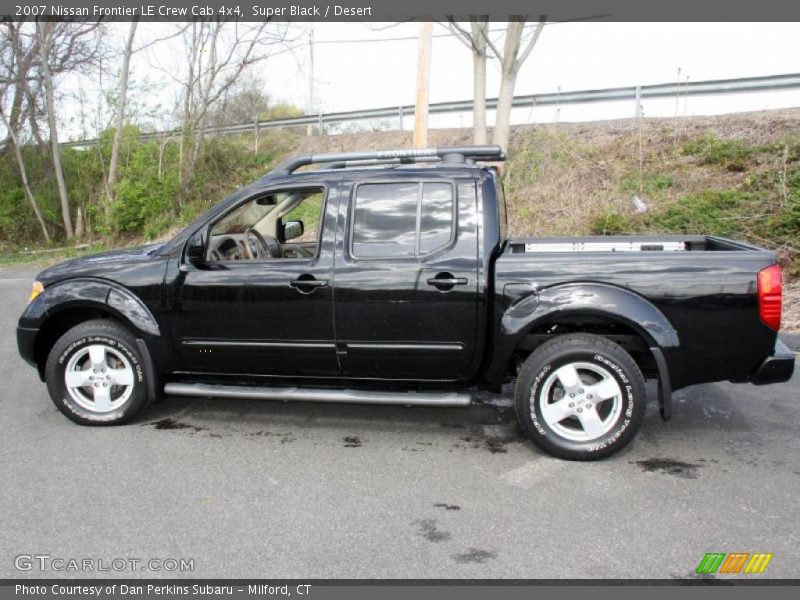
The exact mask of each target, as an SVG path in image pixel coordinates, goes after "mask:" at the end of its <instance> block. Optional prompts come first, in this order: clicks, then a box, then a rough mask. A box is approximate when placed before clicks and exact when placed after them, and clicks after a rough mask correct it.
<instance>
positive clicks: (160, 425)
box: [142, 418, 205, 432]
mask: <svg viewBox="0 0 800 600" xmlns="http://www.w3.org/2000/svg"><path fill="white" fill-rule="evenodd" d="M142 425H152V426H153V427H155V428H156V429H171V430H175V429H192V430H194V431H195V432H198V431H204V430H205V427H199V426H197V425H189V424H188V423H181V422H180V421H176V420H175V419H171V418H167V419H161V420H160V421H154V422H152V423H142Z"/></svg>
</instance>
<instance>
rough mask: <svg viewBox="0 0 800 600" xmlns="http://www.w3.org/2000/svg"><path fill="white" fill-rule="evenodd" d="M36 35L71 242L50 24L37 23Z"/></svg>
mask: <svg viewBox="0 0 800 600" xmlns="http://www.w3.org/2000/svg"><path fill="white" fill-rule="evenodd" d="M36 27H37V35H39V56H40V58H41V70H42V82H43V84H44V91H45V104H46V106H45V108H46V110H47V124H48V126H49V128H50V151H51V154H52V157H53V171H55V175H56V183H57V184H58V195H59V198H60V199H61V218H62V220H63V221H64V231H65V233H66V234H67V239H68V240H71V239H72V238H73V236H74V233H73V229H72V215H71V214H70V207H69V196H68V195H67V184H66V182H65V181H64V169H63V168H62V166H61V149H60V148H59V146H58V128H57V126H56V107H55V98H54V91H53V76H52V73H51V72H50V51H49V48H50V43H51V40H50V39H49V37H50V33H49V31H50V30H51V29H52V27H53V24H52V23H37V24H36Z"/></svg>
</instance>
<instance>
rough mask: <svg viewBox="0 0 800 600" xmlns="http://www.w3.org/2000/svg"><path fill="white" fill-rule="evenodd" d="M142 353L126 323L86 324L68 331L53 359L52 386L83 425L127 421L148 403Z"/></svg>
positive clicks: (58, 404) (49, 369)
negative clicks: (124, 324) (123, 324)
mask: <svg viewBox="0 0 800 600" xmlns="http://www.w3.org/2000/svg"><path fill="white" fill-rule="evenodd" d="M142 365H143V362H142V357H141V356H140V354H139V351H138V349H137V347H136V340H135V339H134V338H133V336H132V335H131V333H130V332H129V331H128V330H127V329H126V328H125V327H123V326H122V325H120V324H118V323H116V322H114V321H110V320H106V319H101V320H95V321H88V322H86V323H81V324H80V325H77V326H76V327H73V328H72V329H70V330H69V331H68V332H67V333H65V334H64V335H63V336H62V337H61V338H60V339H59V340H58V341H57V342H56V343H55V345H54V346H53V349H52V350H51V351H50V355H49V356H48V358H47V365H46V367H45V379H46V380H47V390H48V392H49V393H50V397H51V398H52V399H53V402H54V403H55V405H56V407H58V409H59V410H60V411H61V412H62V413H64V414H65V415H66V416H67V417H69V418H70V419H72V420H73V421H75V422H76V423H81V424H83V425H112V424H117V423H123V422H125V421H127V420H129V419H131V418H133V416H134V415H136V414H137V413H139V412H140V411H141V410H143V409H144V408H145V406H147V403H148V394H147V386H146V384H145V379H144V378H145V371H144V367H143V366H142Z"/></svg>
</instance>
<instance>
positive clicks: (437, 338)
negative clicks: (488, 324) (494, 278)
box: [334, 179, 479, 381]
mask: <svg viewBox="0 0 800 600" xmlns="http://www.w3.org/2000/svg"><path fill="white" fill-rule="evenodd" d="M346 193H349V197H350V199H349V205H350V206H349V207H348V202H347V201H345V199H344V198H345V194H346ZM340 212H341V215H342V216H340V222H343V221H344V218H343V216H344V215H346V223H347V226H346V228H345V231H343V232H342V233H343V234H344V235H340V236H339V238H340V239H339V240H338V242H337V246H336V267H335V272H336V279H335V283H334V299H335V308H334V310H335V315H336V333H337V342H338V351H339V358H340V362H341V364H342V368H343V372H344V374H345V375H347V376H348V377H355V378H364V379H385V380H419V381H455V380H459V379H463V378H465V376H467V375H468V372H469V369H470V365H471V364H472V359H473V357H474V355H475V344H476V334H477V327H478V312H477V311H478V309H479V305H478V299H479V282H478V262H477V254H478V247H477V235H478V231H477V222H476V218H475V215H476V193H475V183H474V181H472V180H469V181H465V182H462V183H456V182H454V181H450V180H442V179H438V180H430V181H427V180H426V181H420V180H414V179H409V180H404V181H397V180H396V179H395V180H394V181H392V182H381V181H376V182H374V183H373V182H370V181H366V182H361V183H358V184H356V185H350V186H349V189H348V190H345V189H344V187H343V191H342V201H341V203H340Z"/></svg>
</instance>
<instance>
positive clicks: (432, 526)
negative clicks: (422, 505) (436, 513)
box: [415, 519, 453, 543]
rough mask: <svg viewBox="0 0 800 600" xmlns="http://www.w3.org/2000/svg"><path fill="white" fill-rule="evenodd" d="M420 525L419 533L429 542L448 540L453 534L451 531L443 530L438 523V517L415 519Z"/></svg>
mask: <svg viewBox="0 0 800 600" xmlns="http://www.w3.org/2000/svg"><path fill="white" fill-rule="evenodd" d="M415 523H416V524H417V525H418V526H419V533H420V535H421V536H423V537H424V538H425V539H426V540H428V541H429V542H434V543H438V542H446V541H447V540H449V539H451V538H452V537H453V536H452V534H451V533H450V532H449V531H442V530H441V529H439V526H438V525H437V524H436V519H422V520H420V521H415Z"/></svg>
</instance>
